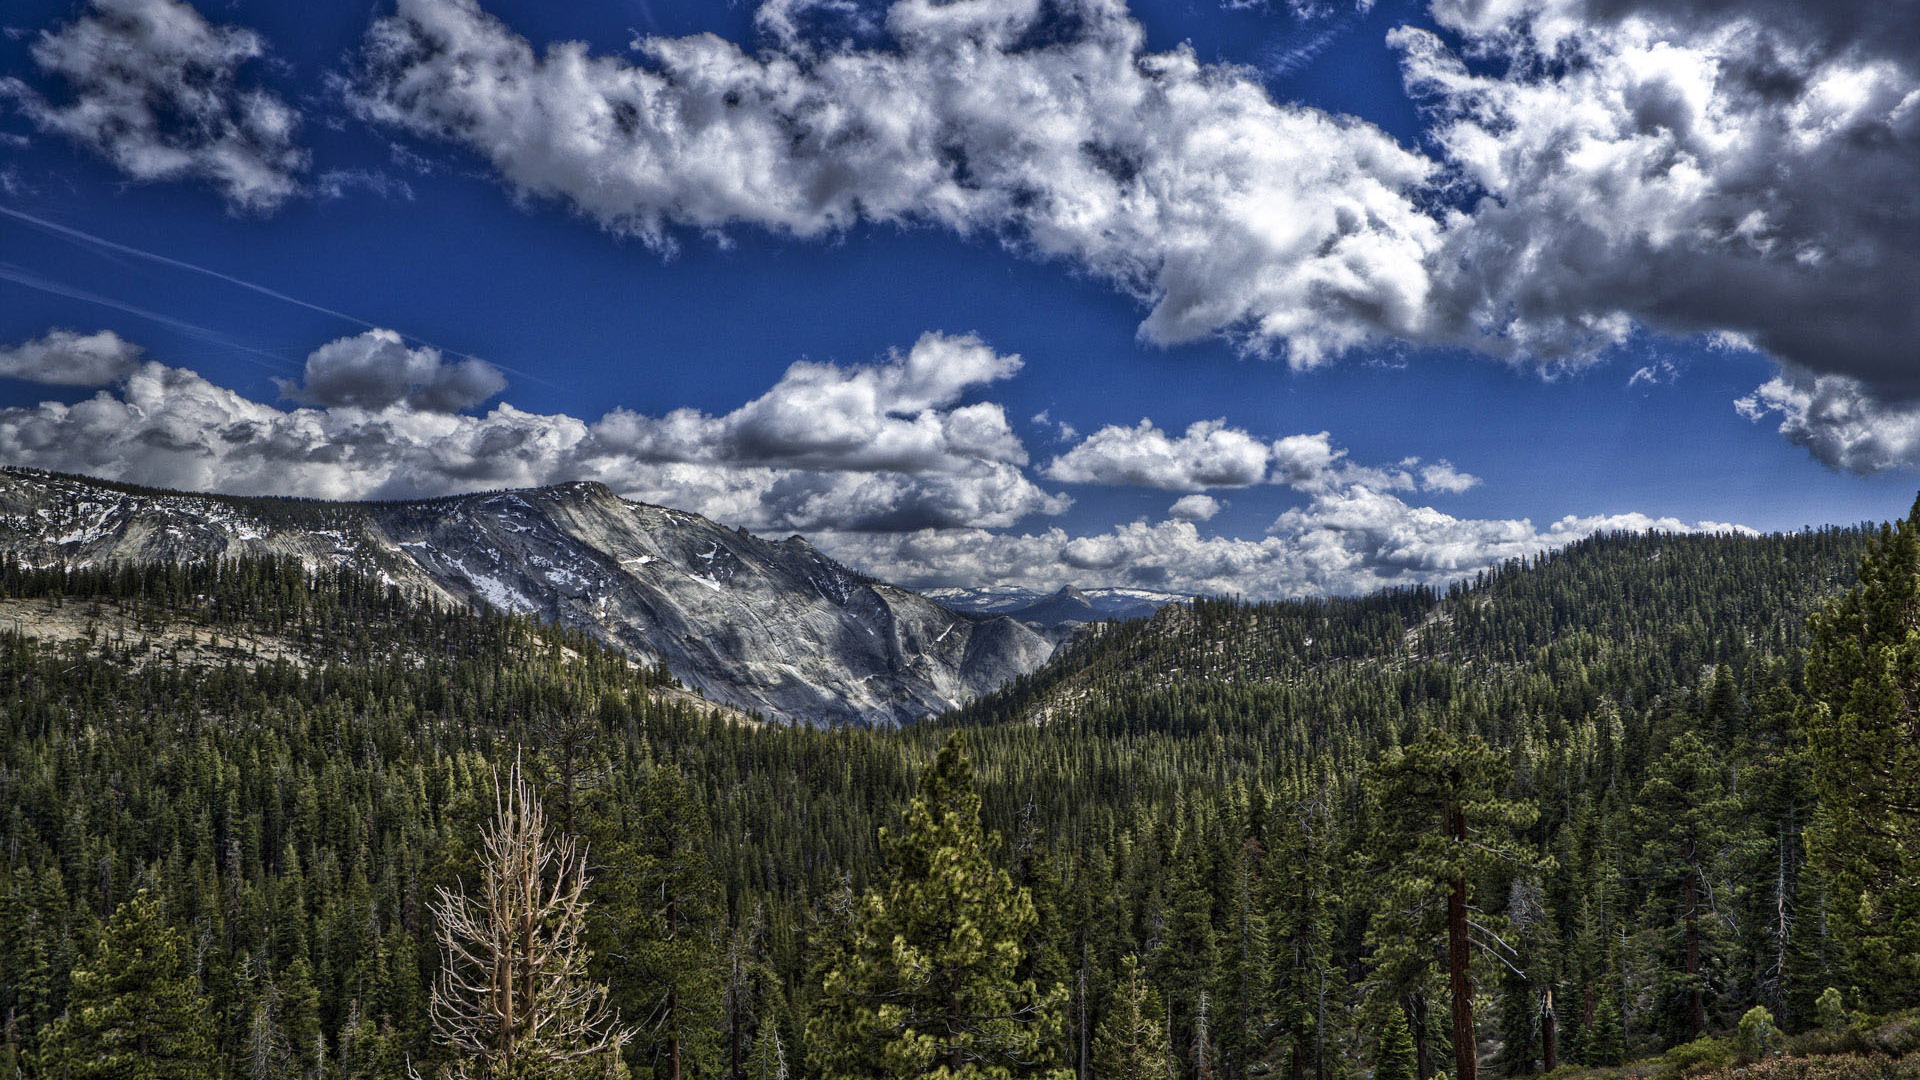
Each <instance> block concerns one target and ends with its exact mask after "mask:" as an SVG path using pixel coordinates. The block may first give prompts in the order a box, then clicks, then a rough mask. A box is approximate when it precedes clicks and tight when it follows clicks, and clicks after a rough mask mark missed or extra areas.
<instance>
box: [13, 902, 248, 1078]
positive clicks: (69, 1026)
mask: <svg viewBox="0 0 1920 1080" xmlns="http://www.w3.org/2000/svg"><path fill="white" fill-rule="evenodd" d="M190 960H191V957H190V955H189V953H188V947H187V942H186V941H185V940H184V939H183V937H182V935H181V934H180V932H179V931H178V930H175V929H174V928H173V927H171V926H169V925H167V921H166V913H165V912H164V911H163V910H162V908H161V905H160V902H159V900H158V899H156V898H155V897H154V896H152V895H151V894H150V893H148V892H146V891H145V890H142V891H140V892H137V893H135V894H134V895H133V897H132V898H131V899H129V900H128V901H127V902H126V903H124V904H121V905H120V906H119V907H118V908H116V909H115V910H114V913H113V917H112V918H111V919H109V920H108V921H107V925H106V928H105V930H104V931H103V932H102V934H101V936H100V940H99V941H98V942H97V943H96V945H95V946H94V948H93V950H92V951H91V953H90V955H89V956H88V957H87V959H86V961H85V963H84V964H83V965H82V966H81V967H79V968H77V969H75V970H74V972H73V993H72V998H71V999H70V1001H69V1002H68V1011H67V1013H66V1015H64V1016H62V1017H60V1018H59V1019H58V1020H56V1021H55V1022H54V1024H53V1026H52V1030H51V1031H50V1032H49V1033H48V1035H47V1039H46V1044H45V1050H44V1054H43V1061H42V1065H41V1071H42V1072H43V1073H44V1074H46V1075H49V1076H62V1077H72V1078H75V1080H89V1078H93V1077H99V1078H101V1080H212V1078H214V1077H217V1076H219V1075H220V1062H219V1058H218V1055H217V1053H216V1051H215V1048H214V1046H213V1043H212V1041H211V1040H210V1039H208V1038H207V1033H208V1030H209V1028H210V1027H211V1026H212V1024H211V1021H212V1016H211V1014H210V1011H209V1008H208V1004H207V1000H206V998H205V997H204V996H203V995H202V994H201V992H200V988H199V987H198V986H197V985H196V984H195V982H194V979H193V975H192V973H191V972H190V971H189V968H188V965H189V962H190Z"/></svg>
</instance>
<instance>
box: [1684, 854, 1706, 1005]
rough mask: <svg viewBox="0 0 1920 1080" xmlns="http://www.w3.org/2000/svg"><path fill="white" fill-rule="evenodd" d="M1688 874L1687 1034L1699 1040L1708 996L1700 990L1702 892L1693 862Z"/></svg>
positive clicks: (1690, 861) (1690, 863)
mask: <svg viewBox="0 0 1920 1080" xmlns="http://www.w3.org/2000/svg"><path fill="white" fill-rule="evenodd" d="M1688 862H1689V865H1688V868H1687V873H1686V875H1685V876H1686V882H1687V886H1686V911H1687V960H1686V964H1687V1034H1688V1036H1689V1037H1691V1038H1695V1039H1697V1038H1699V1037H1700V1036H1702V1035H1704V1034H1706V1031H1707V996H1706V995H1705V994H1704V993H1702V992H1701V990H1700V911H1699V903H1700V890H1699V888H1698V886H1697V884H1696V882H1695V873H1694V870H1693V867H1692V860H1689V861H1688Z"/></svg>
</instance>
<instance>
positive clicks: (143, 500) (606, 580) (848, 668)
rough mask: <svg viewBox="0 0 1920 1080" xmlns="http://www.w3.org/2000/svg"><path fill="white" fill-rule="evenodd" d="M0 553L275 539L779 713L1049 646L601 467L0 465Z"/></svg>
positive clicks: (802, 717)
mask: <svg viewBox="0 0 1920 1080" xmlns="http://www.w3.org/2000/svg"><path fill="white" fill-rule="evenodd" d="M0 552H4V553H7V554H10V555H12V556H14V557H15V558H17V559H20V560H22V561H23V562H26V563H28V564H32V565H43V566H44V565H64V566H85V565H99V564H103V563H106V562H113V561H120V562H134V563H150V562H166V561H176V562H177V561H193V560H203V559H210V558H222V557H228V556H235V555H243V554H273V555H285V556H292V557H296V558H299V559H300V560H302V561H303V562H304V563H306V564H307V565H309V566H314V567H329V568H334V569H346V570H352V571H356V572H359V573H363V574H366V575H368V576H369V577H372V578H373V579H375V580H377V581H379V582H381V583H382V584H384V585H388V586H391V587H396V588H401V589H405V590H410V591H414V592H417V593H419V594H421V595H423V596H426V597H428V598H431V599H433V600H436V601H439V602H442V603H452V604H477V605H481V606H485V607H489V608H493V609H496V610H501V611H507V612H513V613H518V614H525V615H530V616H534V617H536V618H540V619H542V620H545V621H548V622H553V623H556V624H559V625H563V626H568V627H572V628H577V629H581V630H584V631H586V632H588V633H590V634H592V635H593V636H594V637H596V638H599V639H600V640H602V641H605V642H607V643H608V644H612V645H614V646H616V647H618V648H620V649H622V650H623V651H625V652H627V653H628V654H629V655H631V656H634V657H635V658H636V659H640V660H642V661H645V662H649V663H655V662H657V663H664V664H665V665H666V666H667V668H668V670H670V671H671V672H672V673H673V674H674V675H675V677H677V678H679V679H680V680H681V681H682V682H684V683H686V684H687V685H688V686H689V687H691V688H692V689H694V690H695V691H697V692H699V693H700V694H702V695H703V696H706V697H708V698H710V699H712V700H714V701H716V702H718V703H721V704H724V705H728V706H731V707H734V708H738V709H742V710H746V711H751V712H756V713H759V714H762V715H765V716H769V717H773V718H777V719H783V720H793V721H805V722H823V723H850V722H851V723H904V722H910V721H914V720H918V719H922V718H924V717H927V716H931V715H933V714H936V713H939V712H944V711H947V710H949V709H952V708H955V707H958V706H959V705H961V704H963V703H964V702H965V701H967V700H970V699H972V698H973V697H976V696H978V695H979V694H981V693H985V692H987V691H990V690H992V689H994V688H996V687H998V686H999V685H1001V684H1003V683H1005V682H1006V681H1008V680H1010V679H1012V678H1014V677H1016V676H1018V675H1021V674H1024V673H1026V672H1027V671H1031V670H1033V669H1035V668H1037V667H1038V666H1039V665H1040V663H1042V662H1044V661H1045V660H1046V658H1047V657H1048V656H1049V655H1051V653H1052V651H1053V645H1052V643H1051V642H1050V641H1048V640H1047V639H1046V638H1045V637H1043V636H1041V635H1040V634H1037V633H1035V632H1034V631H1033V630H1032V629H1031V628H1029V627H1026V626H1024V625H1022V624H1021V623H1019V622H1017V621H1015V620H1012V619H1007V618H1003V617H998V616H980V615H974V614H967V613H962V612H957V611H954V610H952V609H949V608H947V607H944V606H942V605H940V604H937V603H936V602H934V601H932V600H929V599H927V598H926V597H923V596H921V595H919V594H917V593H914V592H912V591H910V590H907V589H903V588H899V587H897V586H893V585H889V584H886V583H884V582H879V581H876V580H874V579H872V578H871V577H868V576H867V575H864V574H861V573H859V572H857V571H854V570H852V569H851V568H848V567H846V566H843V565H841V564H840V563H838V562H836V561H834V560H833V559H831V558H829V557H828V556H826V555H825V554H823V553H821V552H820V551H818V550H817V549H816V548H814V547H813V546H812V545H811V544H810V543H808V542H807V541H806V540H804V539H803V538H800V537H798V536H794V537H788V538H787V539H784V540H777V541H776V540H767V539H763V538H761V537H758V536H754V535H752V534H750V533H747V532H745V531H743V530H738V529H730V528H728V527H726V526H723V525H720V524H718V523H716V522H713V521H710V520H708V519H706V518H704V517H701V516H700V515H698V514H693V513H689V512H687V511H681V510H675V509H671V508H668V507H659V506H651V505H649V504H645V503H634V502H628V501H626V500H624V499H620V498H619V497H618V496H616V495H615V494H614V493H613V492H612V490H611V489H609V488H608V487H607V486H606V485H604V484H600V483H596V482H592V481H579V482H572V483H566V484H557V485H551V486H548V487H541V488H528V489H514V490H506V491H494V492H482V493H477V494H471V495H454V496H441V497H436V498H430V499H420V500H384V501H369V502H331V501H327V500H317V499H300V498H288V497H277V496H276V497H265V498H258V497H248V496H233V495H220V494H214V493H192V492H175V491H166V490H163V489H155V488H143V487H139V486H137V485H131V484H122V483H117V482H112V481H98V480H95V479H93V478H90V477H81V476H71V475H66V474H56V473H47V472H42V471H39V470H33V469H22V468H16V467H6V468H0Z"/></svg>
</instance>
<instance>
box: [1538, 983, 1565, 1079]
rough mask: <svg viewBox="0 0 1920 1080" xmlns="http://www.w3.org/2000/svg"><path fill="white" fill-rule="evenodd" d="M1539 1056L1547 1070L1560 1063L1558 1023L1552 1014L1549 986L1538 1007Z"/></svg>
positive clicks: (1551, 997) (1551, 1069) (1551, 991)
mask: <svg viewBox="0 0 1920 1080" xmlns="http://www.w3.org/2000/svg"><path fill="white" fill-rule="evenodd" d="M1540 1056H1541V1060H1542V1062H1543V1063H1544V1064H1545V1065H1546V1067H1547V1071H1548V1072H1552V1071H1553V1070H1554V1068H1555V1067H1557V1066H1558V1065H1559V1064H1560V1025H1559V1022H1558V1021H1557V1020H1556V1019H1555V1017H1554V1015H1553V987H1551V986H1549V987H1547V994H1546V1000H1545V1001H1544V1003H1543V1004H1542V1006H1541V1009H1540Z"/></svg>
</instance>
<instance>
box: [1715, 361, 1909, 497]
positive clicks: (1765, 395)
mask: <svg viewBox="0 0 1920 1080" xmlns="http://www.w3.org/2000/svg"><path fill="white" fill-rule="evenodd" d="M1734 408H1736V409H1738V410H1739V412H1740V415H1742V416H1745V417H1746V418H1747V419H1749V420H1755V421H1758V420H1764V419H1766V418H1767V417H1769V416H1771V415H1775V414H1777V415H1778V416H1779V417H1780V434H1782V435H1784V436H1786V437H1787V438H1788V439H1789V440H1790V441H1792V442H1793V443H1794V444H1796V445H1798V446H1802V447H1805V448H1806V450H1807V452H1808V453H1810V454H1812V455H1813V456H1814V458H1815V459H1817V460H1819V461H1820V462H1822V463H1824V464H1825V465H1827V466H1828V467H1830V468H1834V469H1844V470H1846V471H1848V472H1854V473H1862V474H1865V473H1875V472H1884V471H1886V470H1888V469H1894V468H1901V467H1909V468H1910V467H1912V466H1913V465H1914V464H1915V463H1916V462H1920V403H1912V402H1908V403H1901V402H1893V403H1888V402H1885V401H1882V400H1880V399H1879V398H1877V397H1876V396H1875V395H1874V394H1872V393H1871V392H1870V391H1869V390H1868V389H1867V388H1866V387H1865V386H1863V385H1862V384H1861V383H1860V382H1859V381H1858V380H1856V379H1850V378H1847V377H1846V376H1844V375H1811V374H1808V373H1806V372H1804V371H1795V370H1792V369H1789V370H1787V371H1785V372H1783V373H1782V374H1781V375H1780V376H1779V377H1777V378H1774V379H1770V380H1768V381H1767V382H1766V383H1765V384H1764V385H1762V386H1760V387H1759V388H1758V389H1756V390H1754V392H1753V393H1751V394H1749V395H1747V396H1746V397H1743V398H1740V399H1738V400H1737V401H1735V402H1734Z"/></svg>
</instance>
